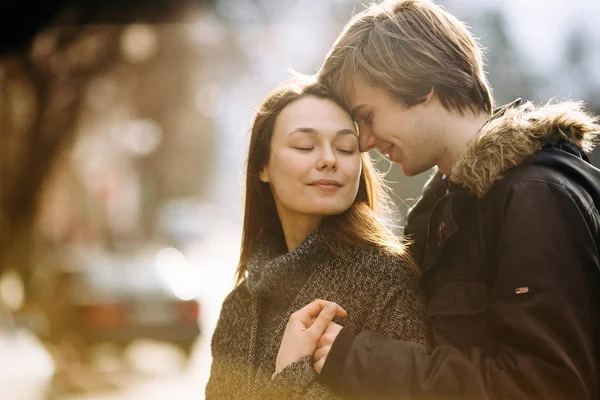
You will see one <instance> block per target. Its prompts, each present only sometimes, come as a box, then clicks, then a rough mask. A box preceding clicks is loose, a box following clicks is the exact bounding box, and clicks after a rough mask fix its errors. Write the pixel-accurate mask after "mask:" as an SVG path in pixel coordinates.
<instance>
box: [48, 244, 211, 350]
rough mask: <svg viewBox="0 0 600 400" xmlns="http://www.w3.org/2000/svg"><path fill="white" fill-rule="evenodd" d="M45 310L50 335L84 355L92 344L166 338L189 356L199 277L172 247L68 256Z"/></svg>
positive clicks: (194, 332)
mask: <svg viewBox="0 0 600 400" xmlns="http://www.w3.org/2000/svg"><path fill="white" fill-rule="evenodd" d="M67 264H68V265H70V266H71V267H70V268H64V269H63V270H62V272H61V274H60V279H59V283H58V284H59V286H58V287H59V290H57V291H56V293H57V295H58V296H60V297H55V298H54V299H53V302H54V303H55V307H54V309H55V312H54V313H53V315H52V316H49V319H50V321H49V325H50V326H51V327H52V328H51V329H52V330H53V332H52V335H51V336H52V337H54V338H57V337H58V338H61V340H70V341H72V342H74V343H75V344H76V345H77V347H78V348H79V349H80V351H81V353H82V355H83V356H84V358H88V357H87V356H89V354H90V350H92V349H93V348H94V345H96V344H100V343H111V344H115V345H117V346H119V347H121V348H123V349H124V348H125V347H126V346H127V345H129V344H130V343H132V342H133V341H134V340H137V339H152V340H156V341H163V342H170V343H173V344H175V345H176V346H177V347H179V348H180V349H181V350H182V351H183V352H184V353H185V355H186V356H187V357H188V358H189V356H190V355H191V353H192V350H193V345H194V343H195V342H196V340H197V338H198V337H199V335H200V334H201V332H202V330H201V327H200V320H201V318H200V317H201V312H202V310H201V305H200V303H199V301H198V300H197V298H198V295H199V294H200V293H199V290H200V289H199V288H200V280H199V279H200V278H199V274H198V271H197V269H196V268H194V267H193V266H192V265H190V263H189V262H188V261H187V260H186V258H185V257H184V256H183V254H182V253H181V252H179V251H178V250H176V249H174V248H168V247H167V248H154V247H152V248H142V249H139V248H133V249H125V250H124V249H119V250H116V251H111V252H100V253H94V252H90V254H87V255H83V256H82V257H71V258H70V259H69V260H68V262H67Z"/></svg>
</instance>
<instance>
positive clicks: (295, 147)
mask: <svg viewBox="0 0 600 400" xmlns="http://www.w3.org/2000/svg"><path fill="white" fill-rule="evenodd" d="M294 149H296V150H300V151H311V150H313V149H314V147H309V146H306V147H305V146H294Z"/></svg>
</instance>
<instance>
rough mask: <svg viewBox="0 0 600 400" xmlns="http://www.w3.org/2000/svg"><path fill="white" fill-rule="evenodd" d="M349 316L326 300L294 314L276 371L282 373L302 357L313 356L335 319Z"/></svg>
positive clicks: (283, 340) (278, 358)
mask: <svg viewBox="0 0 600 400" xmlns="http://www.w3.org/2000/svg"><path fill="white" fill-rule="evenodd" d="M347 314H348V313H347V312H346V310H344V309H343V308H342V307H340V306H338V305H337V304H336V303H333V302H330V301H326V300H315V301H313V302H312V303H310V304H308V305H306V306H304V307H303V308H301V309H300V310H298V311H296V312H295V313H293V314H292V315H291V316H290V319H289V321H288V323H287V326H286V328H285V332H284V334H283V339H282V340H281V346H280V347H279V353H278V354H277V362H276V365H275V368H276V371H281V370H282V369H284V368H285V367H287V366H288V365H290V364H292V363H293V362H295V361H298V360H299V359H301V358H302V357H306V356H310V355H312V354H313V353H314V351H315V349H316V348H317V342H318V341H319V339H320V338H321V335H323V332H325V329H327V326H328V325H329V324H330V322H331V321H332V320H333V317H335V316H336V315H337V316H338V317H345V316H346V315H347ZM315 318H316V319H315Z"/></svg>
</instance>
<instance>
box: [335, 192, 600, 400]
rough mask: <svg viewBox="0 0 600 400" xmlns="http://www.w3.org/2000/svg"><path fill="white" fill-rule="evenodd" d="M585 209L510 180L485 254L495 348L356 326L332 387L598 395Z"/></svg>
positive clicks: (379, 393)
mask: <svg viewBox="0 0 600 400" xmlns="http://www.w3.org/2000/svg"><path fill="white" fill-rule="evenodd" d="M589 210H590V208H589V207H587V208H586V206H585V205H581V204H578V203H576V201H575V200H574V198H573V197H572V196H571V195H570V193H568V192H567V191H566V190H565V189H564V188H562V187H560V186H556V185H552V184H548V183H544V182H520V183H518V184H517V185H515V186H514V187H512V188H511V189H510V191H509V192H508V194H507V196H506V197H504V199H503V203H502V205H501V207H500V206H499V208H498V210H496V211H497V212H495V214H496V215H497V219H496V220H495V221H492V222H494V223H495V224H497V226H495V227H493V229H494V230H496V232H497V236H496V237H495V238H494V242H495V243H494V244H493V245H491V246H490V249H491V254H489V255H488V257H487V259H488V260H491V261H490V263H491V268H492V269H493V270H494V271H495V279H494V280H493V283H492V285H491V289H490V298H489V304H488V309H487V313H488V314H489V321H490V322H489V323H490V329H491V331H492V332H493V338H492V339H493V341H494V346H493V350H491V351H490V350H488V351H486V352H484V351H483V350H482V349H478V348H473V349H471V350H470V351H468V352H461V351H459V350H458V349H457V348H454V347H452V346H448V345H443V346H438V347H435V348H434V349H433V350H428V349H426V348H425V347H424V346H422V345H419V344H414V343H409V342H408V341H401V340H394V339H389V338H385V337H384V336H382V335H379V334H377V333H374V332H369V331H363V332H361V333H360V334H359V335H357V336H356V337H352V338H351V339H350V342H351V343H350V345H349V346H347V350H346V354H345V357H342V358H344V361H343V369H342V373H341V378H340V381H339V385H338V386H337V388H338V390H339V392H340V393H341V394H342V395H344V396H347V397H348V398H361V399H378V398H386V399H389V398H393V399H405V398H411V399H565V400H566V399H581V400H585V399H595V398H597V397H596V396H597V395H598V366H597V361H595V360H594V357H595V356H594V350H595V345H597V344H595V343H594V338H593V336H594V333H593V332H594V329H597V328H594V327H593V324H594V322H593V320H594V319H596V318H597V317H596V316H595V314H594V311H593V306H592V304H593V303H594V302H596V303H597V300H594V299H593V296H597V293H595V294H594V293H591V289H590V287H589V286H588V285H587V283H586V282H587V280H589V279H590V277H591V275H589V271H590V270H592V269H597V268H598V262H599V261H598V251H597V249H596V247H595V244H594V242H595V238H594V237H593V233H592V232H593V230H590V228H589V225H588V224H587V221H588V220H587V217H588V215H586V214H587V213H588V212H590V211H589ZM596 279H597V278H596ZM596 312H597V311H596ZM459 321H460V319H457V324H459V323H460V322H459ZM465 334H468V332H465ZM595 335H597V332H596V333H595ZM345 340H346V342H347V341H348V338H347V337H346V339H345ZM596 340H597V339H596ZM336 342H337V339H336ZM335 346H336V343H334V345H333V347H335ZM332 352H333V348H332ZM326 364H327V363H326Z"/></svg>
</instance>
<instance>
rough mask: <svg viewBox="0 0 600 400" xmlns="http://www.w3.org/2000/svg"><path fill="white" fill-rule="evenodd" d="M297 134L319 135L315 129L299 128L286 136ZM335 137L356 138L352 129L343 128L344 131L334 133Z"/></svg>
mask: <svg viewBox="0 0 600 400" xmlns="http://www.w3.org/2000/svg"><path fill="white" fill-rule="evenodd" d="M299 132H302V133H310V134H312V135H318V134H319V132H318V131H317V130H316V129H314V128H308V127H300V128H296V129H294V130H293V131H291V132H290V133H289V134H288V136H292V135H293V134H294V133H299ZM335 135H336V136H340V135H354V136H356V132H355V131H353V130H352V129H347V128H344V129H340V130H339V131H337V132H336V133H335Z"/></svg>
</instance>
